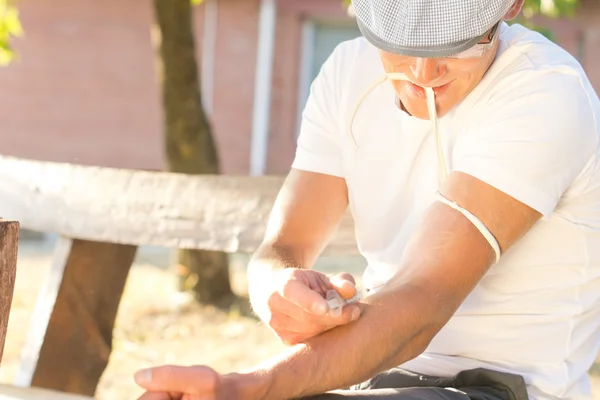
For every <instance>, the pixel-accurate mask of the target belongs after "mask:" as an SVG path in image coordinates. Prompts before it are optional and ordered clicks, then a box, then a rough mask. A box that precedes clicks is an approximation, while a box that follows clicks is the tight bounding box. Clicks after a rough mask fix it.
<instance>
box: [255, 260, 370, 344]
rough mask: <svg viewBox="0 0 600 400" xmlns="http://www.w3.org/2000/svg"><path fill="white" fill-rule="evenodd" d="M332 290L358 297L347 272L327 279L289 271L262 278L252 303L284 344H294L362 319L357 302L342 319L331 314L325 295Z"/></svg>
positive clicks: (296, 270)
mask: <svg viewBox="0 0 600 400" xmlns="http://www.w3.org/2000/svg"><path fill="white" fill-rule="evenodd" d="M255 279H256V277H255ZM331 289H334V290H336V291H337V292H338V294H339V295H340V296H341V297H342V298H344V299H346V300H348V299H350V298H352V297H353V296H354V295H355V294H356V286H355V281H354V278H353V277H352V275H350V274H348V273H342V274H339V275H335V276H331V277H328V276H327V275H325V274H323V273H321V272H318V271H313V270H306V269H296V268H287V269H283V270H275V271H271V272H270V276H269V277H267V276H265V277H260V284H256V283H255V284H254V285H252V288H251V290H250V300H251V302H252V306H253V308H254V311H255V312H256V313H257V314H258V316H259V317H260V318H261V319H262V320H263V321H264V322H265V323H266V324H268V325H269V326H270V327H271V329H272V330H273V331H274V332H275V333H276V334H277V336H278V337H279V338H280V339H281V341H282V342H283V343H285V344H287V345H293V344H296V343H301V342H303V341H305V340H307V339H309V338H311V337H313V336H316V335H318V334H320V333H322V332H325V331H327V330H329V329H332V328H334V327H336V326H339V325H344V324H347V323H349V322H352V321H355V320H357V319H358V318H359V317H360V313H361V307H360V304H358V303H354V304H347V305H345V306H344V308H343V310H342V313H341V315H339V316H332V315H330V313H329V308H328V305H327V302H326V300H325V296H326V293H327V291H328V290H331Z"/></svg>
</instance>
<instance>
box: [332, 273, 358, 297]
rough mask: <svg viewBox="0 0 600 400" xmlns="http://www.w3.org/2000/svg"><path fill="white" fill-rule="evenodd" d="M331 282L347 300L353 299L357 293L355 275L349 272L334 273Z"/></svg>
mask: <svg viewBox="0 0 600 400" xmlns="http://www.w3.org/2000/svg"><path fill="white" fill-rule="evenodd" d="M329 282H331V285H332V286H333V288H334V289H335V290H336V291H337V292H338V293H339V294H340V296H342V297H343V298H344V299H345V300H348V299H351V298H352V297H354V296H355V295H356V283H355V281H354V277H353V276H352V275H350V274H349V273H346V272H344V273H341V274H337V275H333V276H331V277H330V278H329Z"/></svg>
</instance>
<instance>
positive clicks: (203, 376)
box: [134, 365, 219, 394]
mask: <svg viewBox="0 0 600 400" xmlns="http://www.w3.org/2000/svg"><path fill="white" fill-rule="evenodd" d="M134 380H135V383H137V384H138V385H139V386H141V387H142V388H144V389H146V390H148V391H152V392H179V393H188V394H200V393H206V392H214V391H216V388H217V385H218V382H219V374H217V373H216V372H215V371H214V370H213V369H212V368H209V367H205V366H194V367H179V366H174V365H164V366H160V367H154V368H148V369H142V370H139V371H138V372H136V373H135V375H134Z"/></svg>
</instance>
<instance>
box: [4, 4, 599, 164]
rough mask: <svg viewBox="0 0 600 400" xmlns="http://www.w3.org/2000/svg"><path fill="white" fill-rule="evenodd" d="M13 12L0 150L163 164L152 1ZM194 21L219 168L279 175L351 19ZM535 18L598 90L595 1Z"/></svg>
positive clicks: (202, 14) (229, 11) (283, 8)
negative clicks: (16, 34) (15, 29)
mask: <svg viewBox="0 0 600 400" xmlns="http://www.w3.org/2000/svg"><path fill="white" fill-rule="evenodd" d="M550 2H551V1H550ZM540 3H548V1H542V2H540ZM17 6H18V10H19V12H20V16H21V22H22V25H23V29H24V35H23V37H22V38H19V39H17V40H15V41H14V42H13V43H14V49H15V51H16V55H17V58H16V59H15V60H14V62H13V63H12V64H11V65H10V66H8V67H7V68H4V69H1V70H0V88H1V90H0V120H1V121H2V129H1V130H0V151H1V152H2V153H3V154H7V155H14V156H19V157H27V158H35V159H40V160H51V161H64V162H72V163H81V164H89V165H101V166H109V167H117V168H136V169H148V170H162V169H165V168H166V160H165V152H164V140H163V136H162V134H163V129H162V127H163V125H162V118H163V111H162V107H161V100H160V87H159V85H158V82H157V73H156V60H155V59H156V57H155V50H154V46H153V39H152V26H153V24H154V20H155V18H154V14H153V7H152V3H151V2H150V1H147V0H128V1H121V0H104V1H101V2H98V1H90V0H19V1H18V3H17ZM193 18H194V19H193V20H194V30H195V32H194V39H195V46H196V50H197V51H196V57H197V65H198V70H199V71H200V83H201V85H200V86H201V94H202V105H203V107H204V110H205V112H206V114H207V116H208V119H209V121H210V124H211V127H212V133H213V136H214V139H215V143H216V147H217V149H218V153H219V158H220V164H221V172H222V173H225V174H249V173H253V174H262V173H268V174H284V173H286V171H287V170H288V168H289V166H290V163H291V161H292V157H293V155H294V146H295V142H296V136H297V134H298V128H299V120H300V113H301V111H302V108H303V105H304V103H305V101H306V98H307V95H308V91H309V86H310V84H311V82H312V79H313V78H314V77H315V75H316V74H317V73H318V71H319V68H320V66H321V65H322V63H323V62H324V60H325V59H326V58H327V56H328V55H329V54H330V53H331V51H332V49H333V48H334V47H335V46H336V45H337V44H338V43H339V42H341V41H343V40H347V39H351V38H354V37H356V36H358V35H360V33H359V31H358V29H357V27H356V24H355V22H354V20H353V18H352V17H351V16H350V15H349V13H348V10H347V8H346V7H345V6H344V5H343V4H342V0H204V2H203V3H201V4H199V5H198V6H196V7H194V8H193ZM536 23H537V24H538V25H539V26H541V27H544V28H545V29H548V30H550V31H551V33H552V35H553V38H554V39H555V40H556V41H557V42H558V43H559V44H560V45H561V46H563V47H564V48H565V49H566V50H568V51H569V52H570V53H571V54H573V56H575V57H576V58H577V59H578V60H579V61H580V62H581V63H582V65H583V66H584V68H585V69H586V71H587V73H588V74H589V76H590V79H591V80H592V83H593V84H594V86H595V88H596V89H597V90H600V51H599V50H600V1H598V0H580V5H579V9H578V11H577V14H576V15H575V16H574V17H563V18H558V19H554V18H544V17H540V18H537V19H536ZM266 92H268V94H266ZM265 116H266V117H265ZM265 121H266V122H265Z"/></svg>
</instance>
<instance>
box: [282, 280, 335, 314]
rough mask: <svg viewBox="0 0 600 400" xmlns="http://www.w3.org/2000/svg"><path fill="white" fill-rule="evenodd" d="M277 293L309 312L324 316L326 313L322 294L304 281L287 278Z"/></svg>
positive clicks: (326, 309) (325, 303) (326, 308)
mask: <svg viewBox="0 0 600 400" xmlns="http://www.w3.org/2000/svg"><path fill="white" fill-rule="evenodd" d="M279 294H280V295H281V296H282V297H283V298H284V299H285V300H287V301H289V302H290V303H292V304H295V305H296V306H298V307H300V308H301V309H303V310H304V311H306V312H309V313H311V314H315V315H319V316H324V315H326V314H327V311H328V307H327V302H326V301H325V299H324V298H323V296H322V295H321V294H319V293H317V292H316V291H314V290H312V289H311V288H310V287H309V286H307V285H306V283H305V282H302V281H300V280H295V279H292V280H289V281H287V282H285V284H283V286H282V287H281V289H280V290H279Z"/></svg>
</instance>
